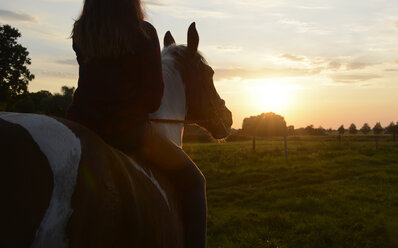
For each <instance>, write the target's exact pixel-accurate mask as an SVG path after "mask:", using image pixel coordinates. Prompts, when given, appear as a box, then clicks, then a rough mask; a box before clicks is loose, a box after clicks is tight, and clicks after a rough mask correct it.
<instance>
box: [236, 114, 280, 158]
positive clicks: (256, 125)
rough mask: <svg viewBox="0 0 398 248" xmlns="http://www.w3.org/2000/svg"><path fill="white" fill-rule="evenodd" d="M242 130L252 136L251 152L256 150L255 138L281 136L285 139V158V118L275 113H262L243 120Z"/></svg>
mask: <svg viewBox="0 0 398 248" xmlns="http://www.w3.org/2000/svg"><path fill="white" fill-rule="evenodd" d="M242 130H243V132H245V133H246V134H249V135H251V136H253V150H255V149H256V137H257V136H260V137H266V136H283V137H284V139H285V157H286V158H287V151H286V150H287V145H286V144H287V141H286V135H287V127H286V121H285V118H284V117H283V116H281V115H277V114H275V113H272V112H269V113H262V114H261V115H257V116H251V117H249V118H245V119H244V120H243V124H242Z"/></svg>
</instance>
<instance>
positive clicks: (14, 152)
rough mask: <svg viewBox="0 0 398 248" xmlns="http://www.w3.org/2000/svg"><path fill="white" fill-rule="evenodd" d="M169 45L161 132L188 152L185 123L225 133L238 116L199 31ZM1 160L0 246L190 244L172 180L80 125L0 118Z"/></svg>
mask: <svg viewBox="0 0 398 248" xmlns="http://www.w3.org/2000/svg"><path fill="white" fill-rule="evenodd" d="M164 43H165V48H164V50H163V52H162V65H163V73H164V82H165V91H164V96H163V99H162V104H161V106H160V108H159V110H158V111H157V112H156V113H154V114H152V115H151V119H152V121H153V126H154V128H155V129H157V131H158V132H159V133H160V134H162V135H164V136H165V137H166V138H167V139H169V140H170V141H172V142H174V143H175V144H177V145H179V146H181V145H182V132H183V126H184V123H196V124H198V125H200V126H202V127H203V128H205V129H207V130H208V131H209V132H210V133H212V135H213V137H215V138H217V139H219V138H224V137H226V136H227V135H228V132H229V128H230V127H231V125H232V116H231V112H230V111H229V110H228V109H227V108H226V107H225V105H224V101H223V100H222V99H221V98H220V97H219V95H218V94H217V92H216V90H215V88H214V84H213V79H212V78H213V70H212V69H211V68H210V66H208V65H207V64H206V63H205V61H204V59H203V57H202V56H201V55H200V54H199V53H198V51H197V48H198V44H199V36H198V34H197V31H196V28H195V25H191V26H190V28H189V31H188V46H177V45H175V42H174V39H173V37H172V36H171V34H170V33H169V32H168V33H167V34H166V36H165V39H164ZM0 159H1V160H0V161H1V162H0V165H1V173H0V183H1V185H0V193H1V197H2V200H1V204H0V220H1V225H0V226H1V228H0V247H127V246H129V247H173V248H178V247H183V237H184V235H183V233H184V230H183V226H182V224H181V219H180V211H181V209H179V206H178V204H177V202H178V201H176V200H175V199H174V198H173V197H174V195H175V193H174V192H173V190H172V187H170V184H169V182H168V181H167V180H166V178H165V177H164V176H162V174H161V173H160V172H158V171H156V170H154V169H152V170H149V169H148V168H146V167H145V165H141V164H138V163H136V162H135V160H134V158H133V157H128V156H127V155H125V154H123V153H122V152H120V151H118V150H116V149H114V148H112V147H110V146H109V145H107V144H106V143H105V142H103V141H102V140H101V138H99V137H98V136H97V135H96V134H94V133H93V132H91V131H90V130H88V129H87V128H85V127H83V126H81V125H79V124H77V123H74V122H71V121H68V120H65V119H62V118H53V117H48V116H44V115H36V114H18V113H5V112H3V113H0Z"/></svg>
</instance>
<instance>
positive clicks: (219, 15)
mask: <svg viewBox="0 0 398 248" xmlns="http://www.w3.org/2000/svg"><path fill="white" fill-rule="evenodd" d="M149 3H152V9H151V11H160V12H163V13H166V14H167V15H169V16H170V17H172V18H176V19H184V20H192V19H196V18H214V19H223V18H227V17H228V14H226V13H225V12H223V11H218V10H212V9H200V8H197V7H191V6H182V5H181V4H173V5H164V4H157V3H155V4H154V2H152V1H150V2H149Z"/></svg>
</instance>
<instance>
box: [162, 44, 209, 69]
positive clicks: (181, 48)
mask: <svg viewBox="0 0 398 248" xmlns="http://www.w3.org/2000/svg"><path fill="white" fill-rule="evenodd" d="M187 49H188V47H187V46H186V45H178V46H176V45H174V46H173V45H171V46H168V47H165V48H163V50H162V56H163V57H164V58H169V57H170V59H173V58H174V56H173V54H174V53H176V54H178V55H180V56H184V55H185V54H186V53H187ZM196 56H198V57H199V59H200V60H201V61H202V62H203V63H205V64H206V65H208V63H207V60H206V59H205V58H204V56H203V54H202V53H201V52H199V51H198V52H197V55H196Z"/></svg>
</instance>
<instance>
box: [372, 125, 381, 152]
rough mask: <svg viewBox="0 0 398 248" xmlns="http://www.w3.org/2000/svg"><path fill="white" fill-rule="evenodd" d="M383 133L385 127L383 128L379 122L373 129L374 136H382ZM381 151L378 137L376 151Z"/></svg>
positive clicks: (377, 137)
mask: <svg viewBox="0 0 398 248" xmlns="http://www.w3.org/2000/svg"><path fill="white" fill-rule="evenodd" d="M382 132H383V127H382V126H381V124H380V122H377V123H376V125H375V126H374V127H373V133H374V134H381V133H382ZM378 150H379V136H376V151H378Z"/></svg>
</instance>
